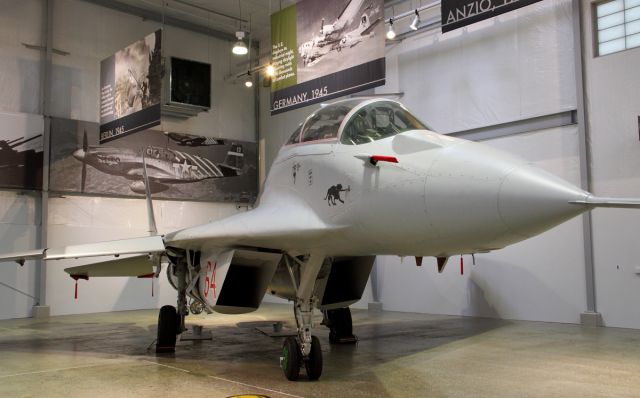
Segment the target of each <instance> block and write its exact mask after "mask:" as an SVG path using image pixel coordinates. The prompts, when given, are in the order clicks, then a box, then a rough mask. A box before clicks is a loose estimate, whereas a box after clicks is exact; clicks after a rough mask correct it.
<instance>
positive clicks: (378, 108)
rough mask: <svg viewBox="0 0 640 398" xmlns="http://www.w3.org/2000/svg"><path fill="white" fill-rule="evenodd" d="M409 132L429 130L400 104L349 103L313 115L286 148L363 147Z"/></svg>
mask: <svg viewBox="0 0 640 398" xmlns="http://www.w3.org/2000/svg"><path fill="white" fill-rule="evenodd" d="M409 130H428V127H427V126H426V125H425V124H424V123H422V122H420V121H419V120H418V119H417V118H416V117H415V116H413V115H412V114H411V113H410V112H409V111H408V110H406V109H405V108H404V107H403V106H402V105H401V104H399V103H398V102H395V101H391V100H388V99H370V98H369V99H362V98H358V99H348V100H343V101H338V102H334V103H332V104H329V105H324V106H323V107H322V108H320V109H319V110H318V111H316V112H314V113H312V114H311V115H310V116H309V117H307V119H306V120H305V121H304V122H302V123H301V124H300V125H299V126H298V127H297V128H296V130H295V131H294V132H293V134H292V135H291V137H290V138H289V140H288V141H287V143H286V144H285V145H296V144H304V143H317V142H328V141H338V142H340V143H341V144H344V145H360V144H367V143H369V142H373V141H377V140H380V139H383V138H388V137H392V136H395V135H397V134H399V133H402V132H405V131H409Z"/></svg>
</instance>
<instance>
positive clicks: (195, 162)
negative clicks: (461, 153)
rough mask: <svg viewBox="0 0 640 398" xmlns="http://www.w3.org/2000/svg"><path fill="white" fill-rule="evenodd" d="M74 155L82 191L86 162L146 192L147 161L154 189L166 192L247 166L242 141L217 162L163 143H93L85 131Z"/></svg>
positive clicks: (140, 191)
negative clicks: (79, 166)
mask: <svg viewBox="0 0 640 398" xmlns="http://www.w3.org/2000/svg"><path fill="white" fill-rule="evenodd" d="M73 157H74V158H76V159H77V160H79V161H81V162H82V177H81V179H82V181H81V191H82V192H84V187H85V184H86V178H87V170H86V167H87V165H89V166H91V167H93V168H95V169H97V170H100V171H101V172H103V173H107V174H111V175H116V176H121V177H124V178H126V179H127V180H131V183H130V184H129V188H131V191H133V192H135V193H138V194H143V195H144V194H145V181H144V178H143V174H144V167H145V165H146V172H147V176H148V185H149V189H150V192H151V193H158V192H163V191H165V190H167V189H169V188H170V185H172V184H188V183H193V182H197V181H202V180H206V179H210V178H222V177H235V176H238V175H240V174H241V173H242V172H243V168H244V153H243V151H242V146H241V145H239V144H232V145H231V149H230V150H229V151H228V152H227V156H226V158H225V160H224V162H223V163H217V164H216V163H214V162H212V161H211V160H209V159H207V158H206V157H202V156H199V155H196V154H189V153H187V152H184V151H178V150H175V149H170V148H166V147H160V146H151V145H149V146H145V147H141V148H137V149H133V148H114V147H107V146H102V145H97V146H90V145H88V143H87V135H86V133H85V134H84V137H83V145H82V148H81V149H78V150H76V151H75V152H74V153H73Z"/></svg>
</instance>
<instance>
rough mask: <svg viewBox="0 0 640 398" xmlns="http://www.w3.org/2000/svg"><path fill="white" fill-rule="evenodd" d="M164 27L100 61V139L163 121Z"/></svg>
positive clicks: (143, 128) (148, 126)
mask: <svg viewBox="0 0 640 398" xmlns="http://www.w3.org/2000/svg"><path fill="white" fill-rule="evenodd" d="M161 48H162V30H157V31H156V32H154V33H151V34H150V35H147V36H145V37H144V38H142V39H140V40H138V41H136V42H134V43H132V44H130V45H128V46H127V47H125V48H124V49H122V50H120V51H118V52H116V53H115V54H114V55H112V56H110V57H109V58H107V59H105V60H103V61H102V62H101V63H100V143H105V142H108V141H111V140H114V139H116V138H119V137H123V136H125V135H127V134H131V133H135V132H136V131H141V130H145V129H148V128H150V127H153V126H156V125H158V124H159V123H160V97H161V92H162V51H161Z"/></svg>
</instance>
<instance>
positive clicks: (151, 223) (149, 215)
mask: <svg viewBox="0 0 640 398" xmlns="http://www.w3.org/2000/svg"><path fill="white" fill-rule="evenodd" d="M144 153H145V151H144V149H143V150H142V177H144V192H145V195H146V199H147V218H148V220H149V235H152V236H153V235H157V234H158V229H157V228H156V217H155V215H154V214H153V202H152V201H151V187H150V186H149V177H148V176H147V160H146V159H145V157H144Z"/></svg>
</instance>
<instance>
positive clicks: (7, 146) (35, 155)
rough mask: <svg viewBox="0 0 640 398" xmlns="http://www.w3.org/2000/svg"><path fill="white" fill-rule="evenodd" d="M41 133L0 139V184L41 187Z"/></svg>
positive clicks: (31, 187) (3, 185)
mask: <svg viewBox="0 0 640 398" xmlns="http://www.w3.org/2000/svg"><path fill="white" fill-rule="evenodd" d="M42 162H43V156H42V134H37V135H33V136H30V137H26V136H20V137H17V138H6V139H0V186H1V187H6V188H27V189H39V188H42Z"/></svg>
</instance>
